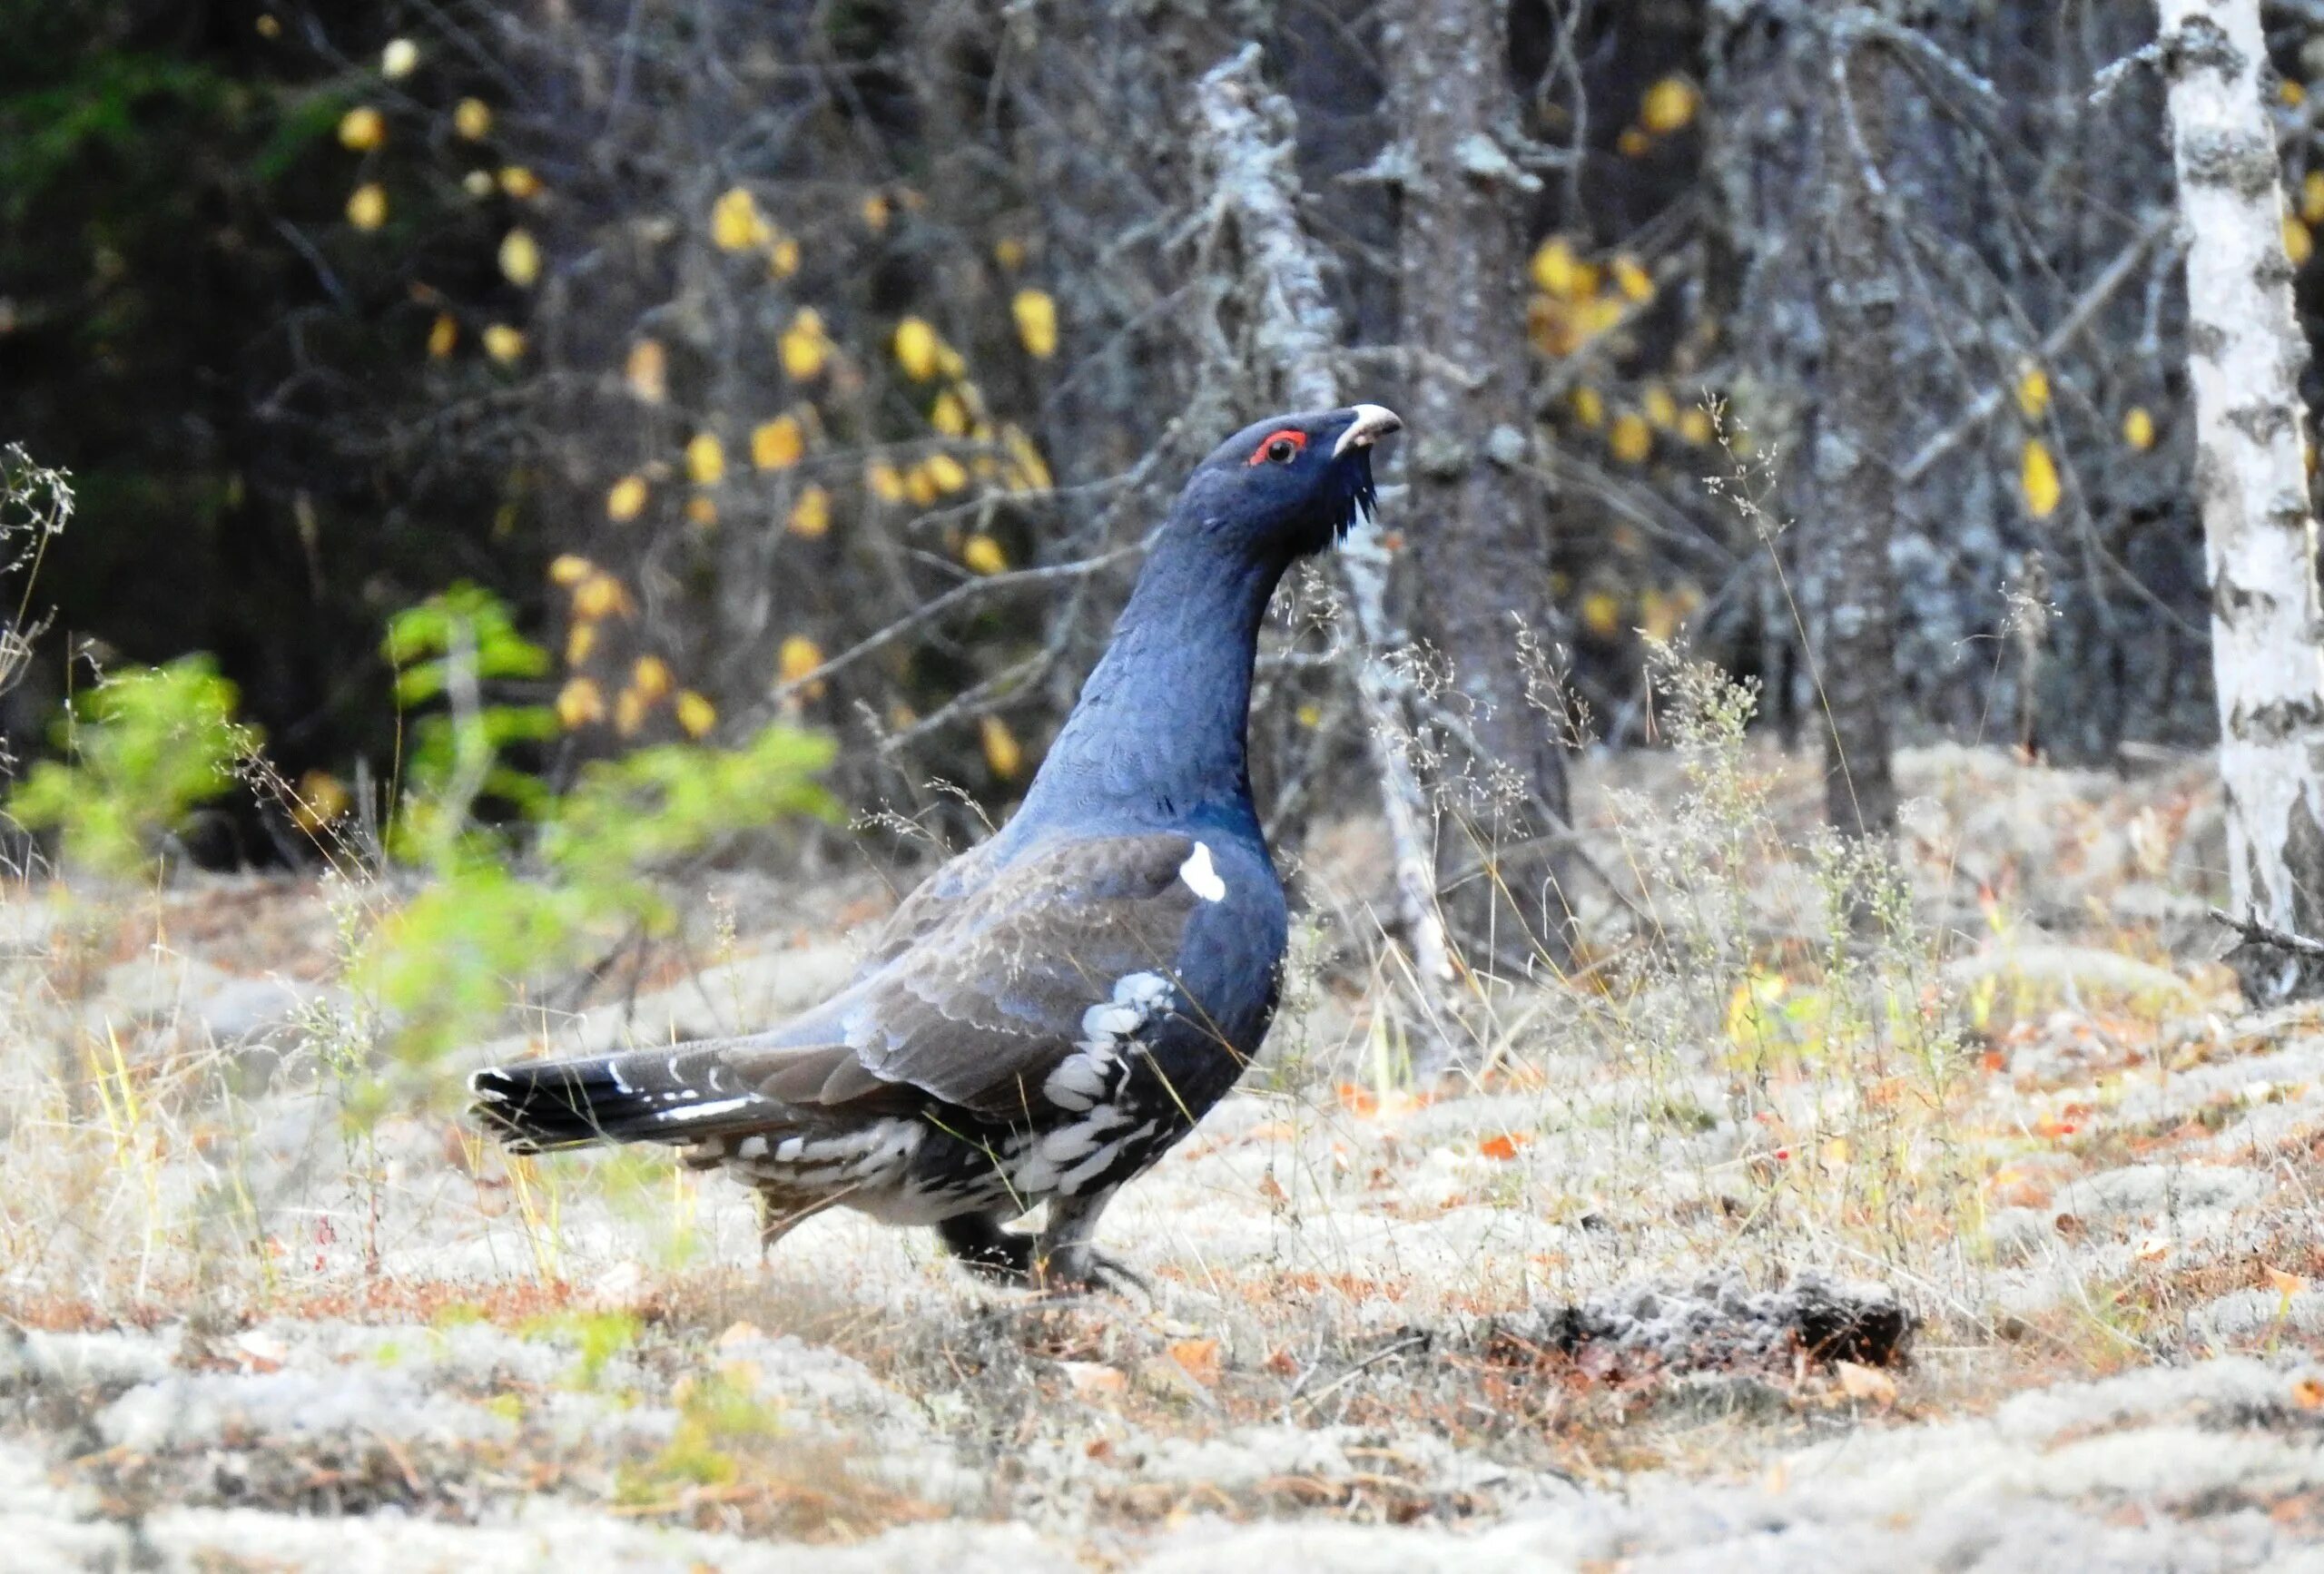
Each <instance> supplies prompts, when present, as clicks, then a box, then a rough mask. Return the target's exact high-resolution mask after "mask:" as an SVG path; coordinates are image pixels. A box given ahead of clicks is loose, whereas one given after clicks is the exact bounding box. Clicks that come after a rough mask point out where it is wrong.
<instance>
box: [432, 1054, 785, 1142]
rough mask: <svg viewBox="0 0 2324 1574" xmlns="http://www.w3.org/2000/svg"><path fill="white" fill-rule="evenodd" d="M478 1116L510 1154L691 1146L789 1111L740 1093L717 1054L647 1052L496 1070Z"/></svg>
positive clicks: (478, 1079) (473, 1080) (476, 1087)
mask: <svg viewBox="0 0 2324 1574" xmlns="http://www.w3.org/2000/svg"><path fill="white" fill-rule="evenodd" d="M468 1091H469V1092H471V1093H473V1094H474V1095H475V1096H476V1101H475V1102H474V1103H473V1104H471V1105H470V1106H469V1110H470V1112H471V1113H472V1114H474V1115H475V1116H476V1117H478V1119H479V1120H481V1121H483V1122H484V1123H485V1126H487V1128H488V1129H489V1130H490V1131H491V1132H492V1134H493V1135H494V1136H497V1137H498V1138H499V1139H500V1140H501V1142H502V1143H504V1144H505V1145H507V1148H508V1150H509V1151H510V1152H511V1153H551V1152H554V1151H556V1150H557V1149H559V1148H568V1147H583V1146H588V1145H589V1144H591V1143H599V1142H669V1143H692V1142H697V1141H700V1140H702V1139H704V1138H705V1137H708V1136H717V1135H720V1134H723V1133H724V1132H729V1131H733V1130H735V1129H738V1128H740V1129H750V1128H752V1127H754V1126H766V1125H770V1124H773V1122H775V1121H777V1120H779V1119H780V1118H781V1116H782V1113H783V1107H782V1106H781V1105H780V1104H778V1103H776V1102H775V1101H774V1100H773V1099H769V1098H764V1097H760V1096H759V1095H757V1094H755V1093H753V1092H749V1091H747V1090H745V1089H743V1088H742V1087H739V1086H737V1085H736V1083H735V1079H734V1077H733V1076H732V1074H731V1073H730V1072H729V1071H728V1070H727V1068H726V1067H724V1065H722V1064H720V1063H719V1060H718V1059H717V1058H716V1056H715V1054H714V1053H705V1052H704V1051H702V1050H699V1049H672V1050H658V1049H642V1050H632V1051H630V1052H629V1053H627V1054H623V1055H601V1056H595V1057H591V1058H586V1059H577V1060H533V1061H520V1062H518V1063H517V1064H515V1065H511V1066H487V1067H484V1068H483V1069H482V1070H480V1071H478V1072H475V1073H473V1074H471V1075H470V1076H469V1077H468Z"/></svg>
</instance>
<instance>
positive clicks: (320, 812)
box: [291, 771, 355, 835]
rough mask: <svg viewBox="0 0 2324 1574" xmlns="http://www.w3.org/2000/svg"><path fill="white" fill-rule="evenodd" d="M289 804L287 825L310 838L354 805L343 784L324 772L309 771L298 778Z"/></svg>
mask: <svg viewBox="0 0 2324 1574" xmlns="http://www.w3.org/2000/svg"><path fill="white" fill-rule="evenodd" d="M354 806H355V800H354V798H353V796H352V795H350V793H349V792H348V791H347V788H346V785H345V784H344V783H342V782H340V779H339V778H338V777H336V776H334V775H332V774H331V773H330V772H328V771H310V772H307V773H306V774H305V775H303V776H301V777H300V778H299V786H298V790H297V791H296V792H293V793H292V794H291V823H292V824H294V825H296V826H297V827H298V828H299V829H300V830H301V831H306V832H308V833H309V834H310V835H311V834H313V833H314V832H315V831H320V830H321V829H322V828H323V827H324V826H326V825H329V824H330V822H331V821H334V820H337V819H338V818H339V817H340V815H342V814H344V813H346V812H348V811H349V810H350V809H351V808H353V807H354Z"/></svg>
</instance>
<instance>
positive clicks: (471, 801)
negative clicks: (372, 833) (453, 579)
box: [381, 583, 556, 866]
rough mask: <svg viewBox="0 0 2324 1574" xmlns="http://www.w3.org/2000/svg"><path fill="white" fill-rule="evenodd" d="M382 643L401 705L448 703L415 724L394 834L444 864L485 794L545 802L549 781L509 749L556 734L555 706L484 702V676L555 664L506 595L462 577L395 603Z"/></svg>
mask: <svg viewBox="0 0 2324 1574" xmlns="http://www.w3.org/2000/svg"><path fill="white" fill-rule="evenodd" d="M381 648H382V650H383V652H384V653H385V654H386V655H387V658H388V661H389V664H391V665H392V666H393V667H394V668H395V671H396V702H397V703H398V704H399V705H402V706H407V707H418V706H421V705H434V704H436V703H438V702H446V703H448V708H447V709H442V710H434V711H431V712H429V713H428V714H426V715H423V716H421V717H420V718H419V721H418V723H416V725H415V726H414V727H413V730H412V746H411V751H410V754H409V758H408V759H407V760H406V762H405V766H404V789H405V792H404V796H403V799H402V801H401V802H399V804H398V806H397V812H396V816H395V822H394V825H393V827H392V829H391V831H390V833H389V846H390V848H391V849H392V850H393V851H395V852H396V854H397V855H398V856H399V857H402V858H406V859H410V860H412V861H420V862H427V863H431V864H436V865H438V866H440V865H442V864H444V863H445V862H446V861H448V859H449V858H450V856H451V855H452V854H453V853H454V851H455V850H456V843H457V842H458V840H459V838H460V837H461V836H462V835H463V834H464V833H465V832H466V830H467V826H468V820H469V818H470V815H471V813H472V812H473V811H474V809H475V806H476V804H477V802H478V799H480V798H491V799H497V800H499V801H500V802H505V803H507V804H508V805H509V806H511V807H512V808H513V809H514V810H515V811H516V812H517V813H518V814H520V815H523V816H526V817H527V818H537V817H538V816H539V815H541V814H542V813H543V812H546V811H547V808H548V807H549V802H550V793H549V790H548V787H547V784H546V783H545V782H542V781H541V780H540V778H539V777H537V776H536V775H534V774H533V773H532V772H528V771H525V770H521V769H519V768H517V767H516V766H513V765H511V764H509V763H508V762H507V751H508V750H509V749H510V748H511V747H513V746H517V745H521V744H525V743H546V742H547V741H548V740H549V739H552V738H554V737H556V713H554V712H552V711H551V710H550V709H549V708H548V707H547V705H537V704H504V703H486V701H485V698H484V695H483V691H482V684H485V683H486V682H488V681H489V682H497V681H503V680H508V679H520V680H521V679H537V678H542V677H546V676H547V674H548V671H549V657H548V653H547V651H545V650H543V649H542V648H541V647H540V646H539V645H537V644H534V643H533V642H532V641H530V640H528V639H527V638H525V636H524V635H521V634H519V633H517V625H516V620H515V619H514V618H513V617H511V616H510V615H509V612H508V608H507V604H506V603H504V602H503V601H501V599H500V598H499V597H498V596H497V595H493V594H492V592H490V591H488V590H486V589H484V588H482V587H481V586H478V585H468V584H465V583H464V584H460V585H454V586H452V588H451V589H449V590H447V591H443V592H441V593H439V594H438V595H431V596H429V597H428V599H427V600H426V601H424V602H421V603H420V604H419V605H418V606H415V607H411V608H409V610H407V611H404V612H400V613H398V614H397V615H396V616H395V618H394V619H393V620H392V621H391V622H390V623H389V625H388V637H387V640H386V642H385V644H383V645H382V647H381Z"/></svg>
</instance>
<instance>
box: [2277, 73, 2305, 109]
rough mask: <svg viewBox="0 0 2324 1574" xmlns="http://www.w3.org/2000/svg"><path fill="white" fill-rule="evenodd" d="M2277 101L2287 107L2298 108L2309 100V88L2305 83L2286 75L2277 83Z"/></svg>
mask: <svg viewBox="0 0 2324 1574" xmlns="http://www.w3.org/2000/svg"><path fill="white" fill-rule="evenodd" d="M2276 102H2277V103H2280V104H2282V105H2283V106H2284V107H2285V108H2286V109H2298V108H2299V106H2300V105H2301V104H2303V103H2307V102H2308V89H2307V87H2306V86H2305V85H2304V84H2300V83H2297V82H2294V81H2292V80H2291V79H2290V77H2286V78H2285V79H2284V80H2283V81H2281V82H2280V83H2278V84H2276Z"/></svg>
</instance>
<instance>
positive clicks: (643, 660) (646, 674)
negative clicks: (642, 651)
mask: <svg viewBox="0 0 2324 1574" xmlns="http://www.w3.org/2000/svg"><path fill="white" fill-rule="evenodd" d="M629 684H630V687H632V688H634V689H635V690H636V691H637V692H638V693H639V694H644V695H645V697H646V698H647V699H649V700H658V699H660V698H661V697H662V696H663V695H664V694H668V693H669V692H670V691H671V690H672V689H674V688H675V687H676V686H677V684H676V683H675V681H674V680H673V679H672V678H671V676H670V664H669V663H667V662H665V661H664V660H663V659H662V658H661V657H660V656H657V655H649V656H640V657H638V658H637V664H636V665H635V667H633V668H631V669H630V674H629Z"/></svg>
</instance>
